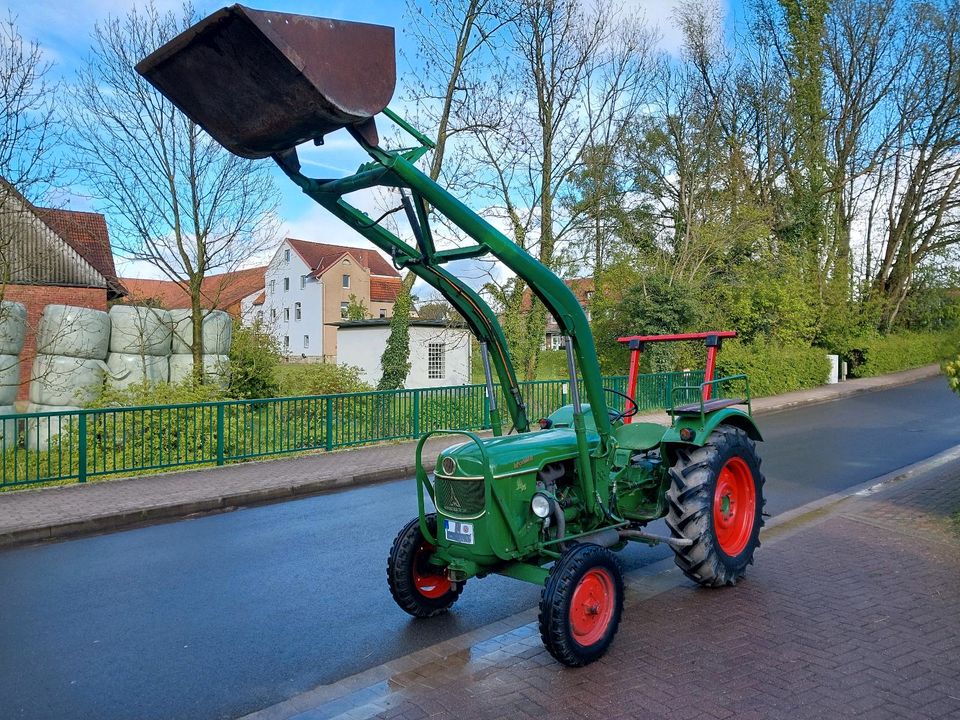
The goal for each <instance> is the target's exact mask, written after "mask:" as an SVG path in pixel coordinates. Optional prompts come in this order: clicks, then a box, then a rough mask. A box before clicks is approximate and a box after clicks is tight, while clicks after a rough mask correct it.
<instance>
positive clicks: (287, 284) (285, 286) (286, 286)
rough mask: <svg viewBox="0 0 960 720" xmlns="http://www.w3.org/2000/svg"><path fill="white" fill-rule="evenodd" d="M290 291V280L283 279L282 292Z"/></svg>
mask: <svg viewBox="0 0 960 720" xmlns="http://www.w3.org/2000/svg"><path fill="white" fill-rule="evenodd" d="M289 289H290V278H288V277H286V278H284V279H283V291H284V292H286V291H287V290H289Z"/></svg>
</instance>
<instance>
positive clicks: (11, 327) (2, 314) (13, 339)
mask: <svg viewBox="0 0 960 720" xmlns="http://www.w3.org/2000/svg"><path fill="white" fill-rule="evenodd" d="M26 337H27V308H26V307H25V306H24V305H22V304H21V303H18V302H11V301H9V300H4V301H2V302H0V355H19V354H20V351H21V350H23V342H24V340H25V339H26Z"/></svg>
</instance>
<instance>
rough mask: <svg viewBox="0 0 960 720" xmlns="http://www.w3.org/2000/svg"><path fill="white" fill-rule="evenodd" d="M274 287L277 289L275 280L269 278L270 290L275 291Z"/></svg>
mask: <svg viewBox="0 0 960 720" xmlns="http://www.w3.org/2000/svg"><path fill="white" fill-rule="evenodd" d="M276 289H277V281H276V280H271V281H270V292H274V291H276Z"/></svg>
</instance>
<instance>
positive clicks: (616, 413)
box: [603, 387, 640, 422]
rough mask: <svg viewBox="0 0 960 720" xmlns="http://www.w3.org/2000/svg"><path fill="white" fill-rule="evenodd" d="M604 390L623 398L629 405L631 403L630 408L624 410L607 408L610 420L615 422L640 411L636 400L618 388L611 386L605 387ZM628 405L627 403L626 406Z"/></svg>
mask: <svg viewBox="0 0 960 720" xmlns="http://www.w3.org/2000/svg"><path fill="white" fill-rule="evenodd" d="M603 391H604V392H608V393H612V394H614V395H619V396H620V397H622V398H623V399H624V400H626V401H627V402H628V403H630V405H633V407H632V408H629V409H624V410H607V414H608V415H609V416H610V422H616V421H617V420H623V419H624V418H628V417H633V416H634V415H636V414H637V413H638V412H640V406H639V405H637V401H636V400H634V399H633V398H632V397H630V396H629V395H627V394H626V393H622V392H620V391H619V390H614V389H613V388H608V387H605V388H604V389H603ZM627 407H629V405H628V406H627Z"/></svg>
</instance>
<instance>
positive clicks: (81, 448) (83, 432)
mask: <svg viewBox="0 0 960 720" xmlns="http://www.w3.org/2000/svg"><path fill="white" fill-rule="evenodd" d="M59 420H60V423H61V424H62V423H63V415H61V416H60V417H59ZM79 432H80V438H79V444H78V448H77V454H78V455H79V456H80V457H79V460H78V462H79V463H80V464H79V466H78V467H77V482H81V483H85V482H86V481H87V413H86V411H85V410H81V411H80V422H79Z"/></svg>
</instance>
